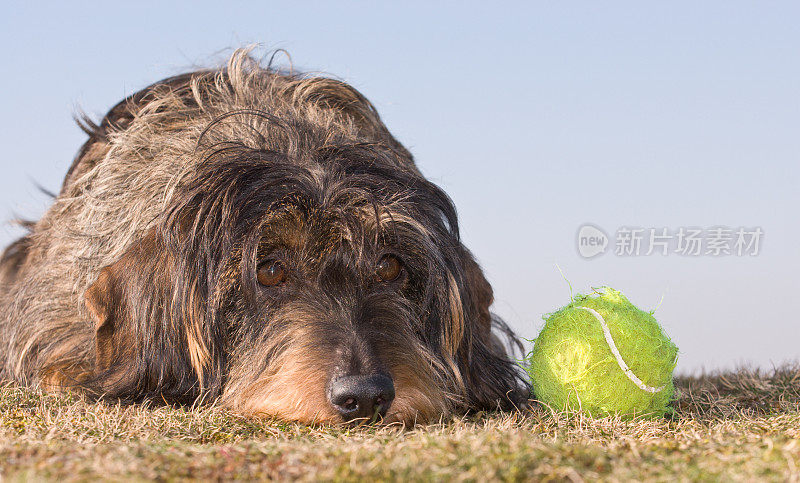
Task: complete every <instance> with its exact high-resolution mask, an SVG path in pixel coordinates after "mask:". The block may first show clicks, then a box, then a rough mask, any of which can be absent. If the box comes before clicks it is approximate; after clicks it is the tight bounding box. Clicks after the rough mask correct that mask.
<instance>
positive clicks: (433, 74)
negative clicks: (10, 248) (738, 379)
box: [0, 1, 800, 372]
mask: <svg viewBox="0 0 800 483" xmlns="http://www.w3.org/2000/svg"><path fill="white" fill-rule="evenodd" d="M34 3H35V2H4V3H3V9H2V10H3V14H2V16H0V42H1V45H3V51H2V54H1V55H2V57H1V59H2V65H3V66H4V75H3V76H1V77H0V89H1V90H2V98H3V103H2V106H3V107H2V114H3V116H2V118H0V145H2V146H3V154H2V163H3V164H2V166H3V168H4V170H3V175H2V177H0V217H1V218H3V219H9V218H11V217H12V216H13V215H14V214H21V215H23V216H28V217H35V216H38V215H39V214H41V212H42V211H43V209H44V207H45V203H46V199H45V197H44V196H42V195H41V194H39V193H38V192H37V189H36V187H35V183H39V184H41V185H42V186H43V187H45V188H47V189H50V190H54V191H55V190H57V189H58V187H59V184H60V182H61V179H62V177H63V175H64V173H65V172H66V170H67V168H68V166H69V163H70V161H71V159H72V157H73V156H74V155H75V153H76V151H77V150H78V148H79V146H80V144H81V143H82V142H83V141H84V135H83V134H82V133H81V132H80V131H79V130H78V128H77V127H76V126H75V125H74V123H73V122H72V120H71V116H72V114H73V112H74V111H75V110H76V108H77V107H80V108H82V109H84V110H85V111H87V112H89V113H91V114H94V115H96V116H100V115H101V114H103V113H104V112H105V111H106V110H107V109H108V108H109V107H111V106H112V105H113V104H114V103H116V102H117V101H118V100H120V99H121V98H122V97H124V96H125V95H127V94H130V93H131V92H133V91H134V90H136V89H138V88H141V87H143V86H145V85H147V84H149V83H151V82H153V81H155V80H158V79H160V78H163V77H165V76H168V75H171V74H175V73H178V72H181V71H183V70H185V69H186V68H189V67H191V66H193V65H209V64H213V63H214V62H216V61H218V60H219V59H222V58H224V53H225V52H229V49H230V48H231V47H237V46H241V45H245V44H248V43H251V42H257V43H261V44H262V45H264V46H265V47H266V48H276V47H280V48H285V49H287V50H289V51H290V53H291V55H292V57H293V59H294V63H295V66H296V67H298V68H301V69H305V70H313V71H323V72H327V73H330V74H333V75H336V76H338V77H340V78H342V79H344V80H346V81H348V82H350V83H351V84H353V85H354V86H355V87H356V88H358V89H360V90H361V91H362V92H363V93H364V94H365V95H366V96H367V97H368V98H370V99H371V100H372V101H373V102H374V103H375V105H376V106H377V108H378V110H379V111H380V113H381V114H382V116H383V117H384V120H385V121H386V124H387V125H388V126H389V128H390V129H391V130H392V131H393V132H394V133H395V134H396V135H397V137H398V138H399V139H400V140H401V141H402V142H404V143H405V144H406V145H407V146H408V147H409V148H410V149H411V151H412V152H413V153H414V155H415V156H416V158H417V161H418V164H419V165H420V167H421V169H422V171H423V172H424V173H425V174H426V175H428V176H429V177H431V178H432V179H433V180H435V181H436V182H437V183H439V184H440V185H441V186H443V187H444V188H445V189H446V190H447V191H448V192H449V193H450V195H451V196H452V198H453V199H454V200H455V202H456V205H457V206H458V209H459V213H460V215H461V222H462V234H463V238H464V240H465V242H466V244H467V245H468V246H469V247H470V248H471V249H472V250H473V251H474V253H475V254H476V256H477V257H478V259H479V260H480V262H481V264H482V265H483V267H484V268H485V270H486V272H487V274H488V276H489V279H490V281H491V282H492V283H493V285H494V287H495V292H496V299H497V302H496V304H495V307H494V309H495V311H496V312H497V313H499V314H500V315H502V316H504V317H505V318H506V319H507V320H508V321H509V322H510V324H511V325H512V326H513V327H514V328H515V329H516V330H517V331H518V332H519V333H520V334H521V335H523V336H525V337H528V338H532V337H534V336H535V335H536V333H537V332H538V329H539V328H540V327H541V325H542V321H541V316H542V314H543V313H546V312H551V311H553V310H555V309H557V308H558V307H560V306H561V305H563V304H565V303H566V302H568V299H569V291H568V288H567V286H566V284H565V283H564V281H563V280H562V278H561V275H560V274H559V272H558V270H557V269H556V267H555V264H558V265H559V266H560V267H561V268H562V270H563V271H564V272H565V274H566V276H567V277H568V278H569V279H570V281H571V282H572V285H573V287H575V289H576V290H578V291H585V290H588V289H589V287H591V286H599V285H604V284H607V285H612V286H614V287H616V288H619V289H621V290H623V291H624V292H625V293H626V294H628V296H629V297H630V299H631V300H632V301H633V302H634V303H636V304H638V305H640V306H642V307H643V308H653V307H655V306H656V305H657V304H658V303H659V300H661V299H662V297H663V302H662V303H661V305H660V307H659V309H658V311H657V312H656V315H657V317H658V318H659V320H660V321H661V323H662V325H663V326H664V327H665V329H666V331H667V332H668V334H669V335H670V336H672V338H673V339H674V340H675V341H676V342H677V344H678V346H679V347H680V349H681V356H680V359H679V370H680V371H682V372H690V371H698V370H700V369H703V368H705V369H715V368H723V367H733V366H735V365H737V364H740V363H750V364H754V365H759V366H762V367H770V366H771V365H772V364H775V363H780V362H781V361H785V360H790V359H797V358H799V357H800V349H798V345H800V316H799V315H798V314H800V309H798V307H797V306H796V305H795V301H796V299H797V298H798V289H800V274H799V273H798V272H799V270H798V269H800V226H799V224H800V215H798V211H800V22H798V19H800V4H798V3H796V2H737V1H724V2H723V1H719V2H666V3H664V2H662V3H659V4H654V3H647V4H645V3H643V2H633V1H629V2H616V3H612V2H603V3H602V5H601V4H600V3H598V2H574V3H570V4H569V6H566V5H565V3H566V2H560V3H556V2H541V3H535V2H528V3H524V4H523V3H507V4H504V5H497V4H495V3H494V2H492V4H491V5H490V2H482V3H477V2H476V3H469V2H458V3H456V2H446V3H445V2H443V3H435V4H434V3H432V2H418V3H417V2H397V4H396V5H397V6H389V5H388V4H376V3H373V2H345V3H338V4H334V3H332V2H331V3H328V2H252V3H248V2H226V5H225V6H222V2H180V3H169V2H126V3H125V4H123V3H122V2H120V3H119V5H117V6H113V5H109V4H110V3H111V2H105V3H101V2H94V3H89V2H79V1H75V2H52V3H49V4H48V3H36V5H38V6H33V5H34ZM401 4H402V7H401V6H400V5H401ZM586 222H591V223H593V224H594V225H597V226H599V227H601V228H603V229H604V230H605V231H606V232H607V233H608V234H609V235H611V236H612V237H613V235H614V233H615V232H616V231H617V229H618V228H620V227H623V226H635V227H643V228H650V227H653V228H658V229H660V228H669V229H670V230H677V229H678V228H680V227H689V226H695V227H701V228H712V227H715V226H719V225H721V226H729V227H732V228H738V227H740V226H743V227H761V229H762V230H763V231H764V238H763V240H762V246H761V250H760V251H761V252H760V254H759V255H758V256H755V257H735V256H728V257H716V258H715V257H708V256H701V257H682V256H679V255H676V254H670V255H667V256H660V255H651V256H638V257H620V256H616V255H615V254H613V253H606V254H605V255H602V256H600V257H598V258H596V259H592V260H585V259H583V258H581V257H580V256H579V255H578V252H577V250H576V241H575V238H576V233H577V230H578V228H579V227H580V226H581V225H582V224H584V223H586ZM16 233H18V232H17V231H15V230H14V229H11V228H7V227H6V228H3V229H1V230H0V243H2V244H3V245H5V244H6V243H7V242H9V241H10V240H11V238H12V236H14V235H15V234H16ZM612 244H613V240H612ZM609 250H611V251H612V252H613V246H612V247H609Z"/></svg>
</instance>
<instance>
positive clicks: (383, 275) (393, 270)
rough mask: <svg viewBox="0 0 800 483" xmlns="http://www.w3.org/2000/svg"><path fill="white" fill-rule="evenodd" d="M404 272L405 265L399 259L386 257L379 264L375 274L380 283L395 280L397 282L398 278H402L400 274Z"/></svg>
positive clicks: (390, 256) (392, 256)
mask: <svg viewBox="0 0 800 483" xmlns="http://www.w3.org/2000/svg"><path fill="white" fill-rule="evenodd" d="M402 271H403V263H402V262H401V261H400V260H398V259H397V257H395V256H394V255H384V256H383V258H381V260H380V261H379V262H378V267H377V269H376V270H375V274H376V275H377V277H378V280H379V281H382V282H391V281H393V280H397V277H399V276H400V272H402Z"/></svg>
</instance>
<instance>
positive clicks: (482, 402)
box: [459, 248, 527, 409]
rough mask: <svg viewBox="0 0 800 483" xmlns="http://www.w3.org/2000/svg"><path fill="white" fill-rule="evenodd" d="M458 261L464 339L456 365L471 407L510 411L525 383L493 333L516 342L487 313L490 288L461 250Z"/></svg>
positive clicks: (470, 257)
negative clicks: (463, 380)
mask: <svg viewBox="0 0 800 483" xmlns="http://www.w3.org/2000/svg"><path fill="white" fill-rule="evenodd" d="M460 261H461V266H462V270H463V272H462V284H461V287H460V288H461V300H462V306H463V314H464V316H463V319H464V338H463V339H462V344H461V347H460V348H459V365H460V366H461V369H462V374H463V375H464V376H465V377H464V379H465V383H466V384H467V385H468V388H467V389H468V391H467V393H468V394H467V396H468V398H469V400H470V406H471V407H473V408H480V409H496V408H497V407H498V406H500V407H504V408H509V407H512V406H513V405H515V404H518V403H519V402H520V400H521V399H524V395H525V394H526V391H527V387H526V386H527V383H526V382H525V380H524V378H522V377H521V376H520V374H521V372H520V371H521V369H520V367H519V366H518V365H517V364H515V363H514V362H513V361H512V360H511V359H510V358H509V355H508V354H507V351H506V348H505V347H504V345H503V343H502V342H501V341H500V339H499V338H498V337H497V334H495V333H494V332H493V329H495V328H496V329H500V330H502V331H503V332H505V335H507V336H508V337H509V338H510V341H511V342H512V343H514V344H518V343H519V340H518V339H517V338H516V336H515V335H514V334H513V333H512V332H511V331H510V330H509V329H508V328H507V327H506V326H505V324H504V323H503V322H502V321H501V320H500V319H499V318H497V317H495V316H493V315H492V313H491V312H490V311H489V307H490V306H491V305H492V302H493V301H494V294H493V292H492V286H491V285H490V284H489V282H488V280H486V277H485V276H484V273H483V270H482V269H481V267H480V266H479V265H478V263H477V262H476V261H475V259H474V258H473V256H472V254H471V253H469V251H468V250H466V249H465V248H462V249H461V252H460Z"/></svg>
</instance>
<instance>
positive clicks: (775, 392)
mask: <svg viewBox="0 0 800 483" xmlns="http://www.w3.org/2000/svg"><path fill="white" fill-rule="evenodd" d="M677 383H678V386H679V388H680V399H679V401H678V402H677V404H676V410H675V414H674V415H673V416H672V417H670V418H666V419H660V420H655V421H622V420H620V419H617V418H604V419H590V418H587V417H583V416H581V415H579V414H565V413H561V414H559V413H551V412H550V411H548V410H546V409H544V408H541V407H533V408H532V409H530V410H526V411H523V412H521V413H516V414H476V415H472V416H469V417H464V418H457V419H453V420H449V421H443V422H442V423H440V424H436V425H430V426H424V427H418V428H415V429H412V430H403V429H402V428H397V427H382V428H374V427H369V428H360V429H350V430H348V429H345V428H336V427H308V426H302V425H297V424H290V423H285V422H281V421H275V420H260V421H258V420H256V421H254V420H249V419H245V418H241V417H237V416H235V415H233V414H231V413H228V412H226V411H223V410H221V409H219V408H214V407H210V408H209V407H205V408H195V409H191V408H189V409H187V408H170V407H145V406H138V405H137V406H127V407H123V406H119V405H107V404H95V403H90V402H87V401H85V400H83V399H81V398H80V397H78V396H75V395H55V396H54V395H46V394H41V393H38V392H34V391H30V390H25V389H21V388H18V387H14V386H6V387H5V388H2V389H0V475H2V477H3V479H6V480H9V481H16V480H27V479H48V480H55V479H57V480H68V481H74V480H78V481H85V480H93V479H95V478H98V477H102V478H109V479H114V480H142V479H160V480H183V479H226V480H227V479H235V478H239V479H279V480H284V479H301V480H319V479H321V480H356V479H379V480H394V479H410V480H430V479H433V480H465V481H484V480H511V481H514V480H530V479H534V480H553V479H554V480H576V481H579V480H582V479H601V480H669V481H673V480H720V481H721V480H726V481H727V480H754V479H764V480H775V481H786V480H789V481H792V480H794V481H798V478H799V476H798V475H800V366H798V365H789V366H784V367H782V368H779V369H776V370H775V371H771V372H768V373H766V372H758V371H746V370H742V371H738V372H731V373H722V374H710V375H704V376H699V377H682V378H679V379H678V381H677Z"/></svg>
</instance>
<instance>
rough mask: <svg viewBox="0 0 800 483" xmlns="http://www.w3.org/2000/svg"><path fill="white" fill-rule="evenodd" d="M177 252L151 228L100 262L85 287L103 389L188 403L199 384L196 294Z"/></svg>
mask: <svg viewBox="0 0 800 483" xmlns="http://www.w3.org/2000/svg"><path fill="white" fill-rule="evenodd" d="M174 260H175V257H174V256H172V255H171V253H170V250H168V249H166V248H165V247H164V245H163V243H160V242H159V239H158V237H157V236H156V234H155V232H154V231H151V232H150V233H148V234H147V235H146V236H145V237H144V238H142V239H141V240H139V241H138V242H136V243H134V245H133V246H132V247H131V248H129V249H128V251H127V252H125V253H124V254H123V255H122V257H121V258H120V259H118V260H117V261H116V262H115V263H113V264H112V265H109V266H107V267H105V268H103V269H102V270H101V271H100V274H99V275H98V277H97V280H96V281H95V282H94V283H93V284H92V285H91V286H90V287H89V288H88V289H87V290H86V292H85V295H84V299H85V303H86V308H87V309H88V312H89V314H90V315H91V317H92V319H93V320H94V323H95V349H96V358H95V371H94V372H95V377H94V379H93V381H92V383H93V384H94V385H95V386H96V388H95V389H96V390H97V391H98V392H100V393H103V394H106V395H109V396H114V397H122V398H126V399H142V398H144V397H147V396H148V395H152V394H158V395H159V397H163V398H165V399H168V400H175V401H188V400H192V399H194V398H196V397H197V396H198V395H199V391H200V390H201V386H202V385H201V383H200V382H201V379H200V378H201V377H203V369H204V364H206V363H207V354H208V349H207V344H206V343H205V341H204V340H203V339H202V336H201V335H200V332H201V330H199V329H197V327H200V326H202V325H203V320H202V315H201V314H199V313H198V312H200V311H199V309H198V308H197V307H195V306H187V304H188V305H192V303H191V301H188V302H187V300H185V299H187V298H188V299H191V300H194V301H195V302H196V301H197V299H198V298H200V297H196V296H194V295H196V293H194V292H192V296H190V297H182V296H181V293H180V289H181V288H182V289H183V290H184V291H188V290H190V289H189V288H187V287H190V286H191V285H192V284H191V281H187V280H186V278H187V276H186V274H179V273H177V270H178V269H177V264H176V263H175V261H174Z"/></svg>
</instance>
